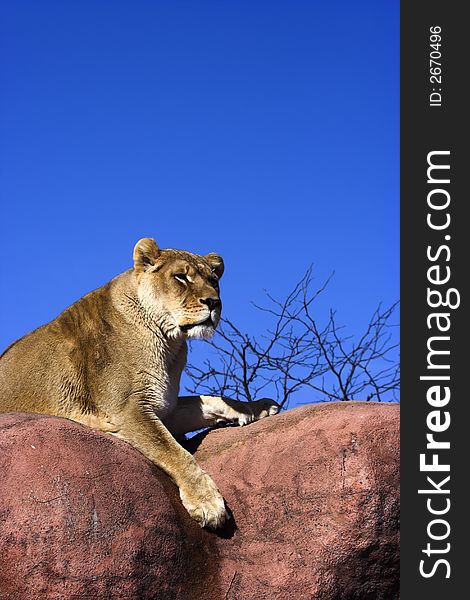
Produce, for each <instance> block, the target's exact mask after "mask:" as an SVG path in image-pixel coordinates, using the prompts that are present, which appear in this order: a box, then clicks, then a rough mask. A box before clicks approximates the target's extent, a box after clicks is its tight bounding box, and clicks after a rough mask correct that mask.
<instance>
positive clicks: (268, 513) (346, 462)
mask: <svg viewBox="0 0 470 600" xmlns="http://www.w3.org/2000/svg"><path fill="white" fill-rule="evenodd" d="M197 441H198V440H196V441H195V442H196V443H197ZM193 443H194V442H193ZM195 456H196V458H197V460H198V461H199V463H200V464H201V465H202V466H203V468H204V469H205V470H206V471H207V472H208V473H210V475H212V476H213V478H214V480H215V481H217V484H218V486H219V489H220V491H221V492H222V494H223V495H224V497H225V498H226V500H227V503H228V505H229V506H230V507H231V509H232V511H233V513H234V517H235V521H236V525H237V530H236V531H235V534H234V535H233V537H232V538H230V539H219V538H218V539H217V551H218V568H219V580H218V581H217V582H214V585H213V586H212V588H211V590H209V591H208V592H207V595H206V596H205V597H206V598H207V600H209V599H216V598H217V599H219V598H220V599H222V598H223V599H227V600H235V599H236V600H240V599H242V600H251V599H253V600H255V599H256V600H261V599H276V600H290V599H295V600H301V599H305V600H307V599H309V600H311V599H315V600H340V599H347V600H355V599H357V600H394V599H395V598H398V594H399V592H398V587H399V406H398V405H396V404H395V405H391V404H372V403H350V402H344V403H326V404H320V405H309V406H305V407H302V408H298V409H295V410H289V411H286V412H284V413H282V414H281V415H278V416H276V417H271V418H269V419H266V420H264V421H260V422H258V423H254V424H252V425H249V426H248V427H245V428H242V429H240V428H229V429H223V430H219V431H214V432H212V433H210V434H209V435H207V436H206V437H205V438H204V439H203V441H202V443H201V444H200V446H199V447H198V449H197V451H196V453H195Z"/></svg>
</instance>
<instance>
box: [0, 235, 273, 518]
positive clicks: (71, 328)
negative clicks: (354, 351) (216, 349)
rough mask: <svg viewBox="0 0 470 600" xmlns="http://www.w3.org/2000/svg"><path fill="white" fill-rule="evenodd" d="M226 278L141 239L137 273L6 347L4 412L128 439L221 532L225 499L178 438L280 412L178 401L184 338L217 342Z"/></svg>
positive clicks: (218, 262) (253, 405)
mask: <svg viewBox="0 0 470 600" xmlns="http://www.w3.org/2000/svg"><path fill="white" fill-rule="evenodd" d="M223 271H224V263H223V260H222V258H221V257H220V256H219V255H218V254H214V253H212V254H208V255H207V256H199V255H197V254H192V253H190V252H185V251H182V250H172V249H166V250H163V249H159V248H158V246H157V244H156V242H155V240H153V239H151V238H144V239H141V240H140V241H139V242H138V243H137V244H136V246H135V248H134V267H133V269H130V270H129V271H126V272H124V273H121V274H120V275H118V276H117V277H116V278H114V279H113V280H112V281H110V282H109V283H108V284H106V285H105V286H103V287H101V288H99V289H97V290H95V291H93V292H91V293H89V294H87V295H86V296H84V297H83V298H81V299H80V300H79V301H78V302H76V303H75V304H72V306H70V307H69V308H67V309H66V310H65V311H64V312H63V313H62V314H60V315H59V316H58V317H57V318H56V319H55V320H54V321H51V322H50V323H48V324H46V325H43V326H42V327H39V328H38V329H36V330H34V331H33V332H31V333H29V334H27V335H25V336H24V337H22V338H21V339H19V340H18V341H16V342H14V343H13V344H12V345H11V346H10V347H9V348H7V350H6V351H5V352H4V353H3V355H2V356H1V360H0V412H12V411H15V412H33V413H47V414H51V415H56V416H59V417H66V418H68V419H73V420H74V421H78V422H79V423H83V424H85V425H88V426H91V427H94V428H95V429H98V430H100V431H104V432H107V433H110V434H113V435H115V436H117V437H119V438H121V439H123V440H125V441H126V442H128V443H129V444H132V445H133V446H134V447H135V448H137V449H138V450H140V452H142V453H143V454H144V455H145V456H146V457H147V458H149V459H150V460H151V461H152V462H154V463H155V464H156V465H158V466H159V467H160V468H161V469H163V470H164V471H165V472H166V473H167V474H168V475H169V476H170V477H171V479H172V480H173V481H174V482H175V484H176V485H177V486H178V488H179V491H180V497H181V500H182V502H183V505H184V506H185V508H186V510H187V511H188V512H189V514H190V515H191V516H192V517H193V518H194V519H195V520H196V521H197V522H198V523H199V524H200V525H201V526H202V527H204V526H208V527H211V528H216V527H220V526H221V525H222V524H223V523H224V521H225V519H226V518H227V513H226V510H225V505H224V499H223V498H222V496H221V495H220V493H219V491H218V489H217V487H216V485H215V483H214V482H213V481H212V479H211V478H210V477H209V476H208V475H207V474H206V473H205V472H204V471H203V470H202V469H201V468H200V467H199V466H198V464H197V463H196V461H195V460H194V458H193V457H192V456H191V454H189V453H188V452H187V451H186V450H184V449H183V448H182V447H181V446H180V444H179V443H178V442H177V441H176V439H175V437H174V436H176V437H178V436H181V435H183V434H184V433H186V432H190V431H194V430H196V429H201V428H204V427H207V426H213V425H215V424H217V423H220V422H233V423H238V424H240V425H244V424H246V423H249V422H251V421H255V420H257V419H261V418H262V417H266V416H268V415H272V414H275V413H277V412H278V410H279V407H278V405H277V404H276V403H275V402H273V401H271V400H258V401H256V402H250V403H248V402H239V401H235V400H230V399H225V398H220V397H214V396H183V397H179V398H178V391H179V385H180V377H181V372H182V370H183V368H184V366H185V364H186V356H187V344H186V340H187V339H197V338H199V339H205V338H209V337H211V336H212V334H213V333H214V329H215V327H216V326H217V323H218V322H219V319H220V313H221V307H222V304H221V301H220V297H219V279H220V277H221V276H222V274H223Z"/></svg>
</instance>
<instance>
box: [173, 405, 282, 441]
mask: <svg viewBox="0 0 470 600" xmlns="http://www.w3.org/2000/svg"><path fill="white" fill-rule="evenodd" d="M278 412H279V405H278V404H276V403H275V402H274V401H273V400H268V399H263V400H256V401H254V402H240V401H239V400H231V399H230V398H221V397H220V396H180V397H179V398H178V404H177V406H176V409H175V410H174V411H173V412H172V413H171V414H170V415H169V416H168V417H166V418H165V424H166V425H167V427H168V429H169V430H170V431H171V433H172V434H173V435H175V436H180V435H183V434H184V433H189V432H190V431H196V430H197V429H204V428H205V427H213V426H214V425H218V424H220V423H235V424H238V425H246V424H247V423H251V422H252V421H258V420H259V419H263V418H264V417H268V416H269V415H275V414H276V413H278Z"/></svg>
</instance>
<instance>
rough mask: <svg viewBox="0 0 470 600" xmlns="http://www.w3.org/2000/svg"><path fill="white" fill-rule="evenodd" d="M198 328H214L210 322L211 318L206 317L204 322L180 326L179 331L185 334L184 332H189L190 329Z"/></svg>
mask: <svg viewBox="0 0 470 600" xmlns="http://www.w3.org/2000/svg"><path fill="white" fill-rule="evenodd" d="M199 326H204V327H214V323H213V322H212V319H211V317H207V319H205V320H204V321H200V322H199V323H190V324H189V325H180V329H181V331H183V332H184V333H186V332H188V331H190V330H191V329H193V328H194V327H199Z"/></svg>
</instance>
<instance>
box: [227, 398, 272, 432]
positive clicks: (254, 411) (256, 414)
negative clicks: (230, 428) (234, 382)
mask: <svg viewBox="0 0 470 600" xmlns="http://www.w3.org/2000/svg"><path fill="white" fill-rule="evenodd" d="M247 407H248V408H249V411H247V412H246V413H245V414H242V415H240V416H239V417H238V423H239V425H241V426H243V425H248V423H252V422H253V421H259V420H260V419H264V418H265V417H269V416H271V415H276V414H277V413H278V412H279V411H280V410H281V407H280V406H279V404H277V402H274V400H270V399H269V398H263V399H262V400H255V401H254V402H249V403H247Z"/></svg>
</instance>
